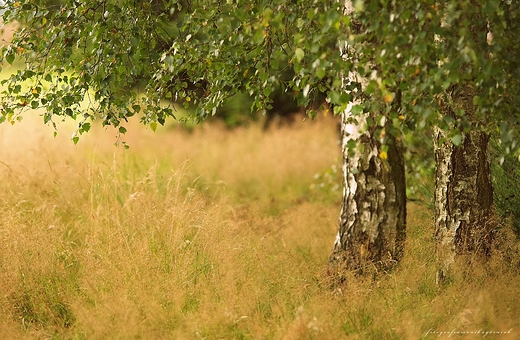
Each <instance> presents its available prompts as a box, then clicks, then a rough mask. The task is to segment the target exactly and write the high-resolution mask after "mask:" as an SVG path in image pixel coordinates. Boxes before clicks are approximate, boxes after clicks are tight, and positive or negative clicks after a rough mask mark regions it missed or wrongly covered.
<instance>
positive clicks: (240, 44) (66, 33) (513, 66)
mask: <svg viewBox="0 0 520 340" xmlns="http://www.w3.org/2000/svg"><path fill="white" fill-rule="evenodd" d="M352 5H353V7H354V12H353V13H352V14H351V15H348V16H347V15H344V4H343V3H341V2H337V1H333V0H315V1H302V0H292V1H290V0H285V1H276V2H273V1H268V0H255V1H243V0H226V1H223V0H208V1H197V0H192V1H188V0H181V1H179V0H154V1H148V2H140V1H130V0H118V1H115V0H94V1H88V2H86V1H76V0H60V1H45V0H21V1H12V0H9V1H5V4H4V5H3V6H2V7H3V8H4V9H5V12H4V13H3V20H4V22H11V21H17V22H19V23H20V24H21V25H20V27H21V29H20V31H19V32H18V33H17V34H16V35H15V37H14V38H13V40H12V42H11V43H9V44H6V45H5V46H3V47H2V48H1V52H0V53H1V54H0V55H1V58H2V59H3V63H10V64H11V63H16V62H17V60H20V62H21V63H23V64H22V65H23V66H22V67H21V69H20V70H19V71H17V73H16V74H13V75H12V76H11V77H10V78H9V79H7V80H4V85H6V89H5V90H4V91H3V99H2V103H1V107H0V110H1V114H0V121H6V120H7V121H14V120H16V119H19V117H20V115H21V114H22V113H23V111H24V110H25V109H27V108H32V109H35V108H45V113H44V114H43V118H44V122H46V123H54V122H55V121H56V120H59V119H61V118H62V117H72V118H74V119H78V120H79V129H78V132H79V133H83V132H86V131H88V130H89V128H90V120H91V119H101V120H102V121H103V124H106V125H114V126H116V127H118V126H119V127H120V131H121V132H122V133H124V132H125V131H126V130H125V128H124V127H123V126H122V122H124V121H125V120H126V119H127V118H128V117H131V116H134V115H140V116H141V120H142V122H143V123H146V124H149V125H150V126H151V128H152V129H155V128H156V127H157V124H164V122H165V120H166V118H167V117H175V105H186V106H188V105H194V106H196V108H197V109H196V110H195V111H194V113H193V115H192V117H190V118H191V119H194V120H195V121H202V120H204V119H205V118H207V117H208V116H210V115H212V114H214V113H215V112H216V108H217V107H218V106H219V105H221V104H222V102H223V101H224V100H225V99H226V98H227V97H229V96H231V95H233V94H234V93H236V92H239V91H243V92H247V93H249V94H251V95H252V97H253V98H254V102H253V107H252V109H253V110H256V109H261V108H264V107H266V106H268V105H269V101H270V94H271V93H272V91H273V89H274V88H276V87H278V88H282V90H283V91H286V92H288V93H290V94H291V95H294V96H295V97H297V98H298V100H299V102H300V103H301V104H307V103H309V102H310V101H311V100H312V97H313V96H314V95H316V94H317V93H318V92H319V91H320V92H325V93H327V96H328V100H329V101H330V103H331V104H332V105H333V106H334V107H335V112H342V111H343V110H344V109H345V107H346V105H347V104H348V103H349V102H351V101H352V100H353V99H356V98H357V99H361V102H362V104H360V105H358V106H356V107H355V108H354V110H353V112H352V113H353V119H355V116H356V114H360V113H361V112H374V113H376V114H375V115H374V116H373V118H371V119H369V120H368V121H367V126H368V127H369V128H370V127H372V128H374V129H384V126H389V125H388V124H386V125H385V124H384V122H385V121H391V122H392V124H391V125H390V128H388V129H389V131H383V132H385V133H386V132H388V133H391V134H393V135H395V136H397V137H398V136H401V135H402V134H405V135H407V134H411V133H412V132H413V131H415V130H417V129H424V128H430V127H432V126H437V127H440V128H441V129H443V130H445V131H448V132H449V134H448V136H449V137H450V138H451V140H452V141H453V143H454V144H457V143H460V141H461V136H460V133H461V132H463V131H467V130H469V129H476V128H477V129H483V130H485V131H489V132H493V131H500V132H501V140H502V142H504V143H506V144H507V146H508V147H509V150H510V151H515V150H517V149H518V145H517V144H516V135H517V131H516V130H515V127H516V126H517V125H518V120H519V113H518V109H517V108H518V107H519V104H520V103H519V101H520V96H519V93H518V92H519V88H520V86H519V81H518V79H520V67H519V66H520V65H519V62H520V54H519V50H520V34H519V33H520V30H519V27H518V25H519V22H520V20H519V19H520V9H518V6H517V5H516V4H515V3H514V2H513V1H508V0H461V1H460V0H447V1H434V0H423V1H418V2H410V1H395V0H374V1H363V0H356V1H352ZM340 49H341V50H343V51H344V52H346V54H345V53H343V56H344V55H348V58H344V57H342V54H341V53H340ZM349 71H355V72H357V73H358V74H360V75H362V76H364V77H366V79H368V84H367V85H366V86H363V88H362V87H361V84H357V83H351V84H348V85H347V86H345V85H344V84H342V81H341V79H342V75H344V74H346V73H347V72H349ZM461 85H462V86H465V87H461ZM346 87H347V88H346ZM354 88H357V89H358V91H353V90H354ZM467 89H471V90H470V91H467ZM456 91H466V92H467V93H463V95H466V96H471V97H472V103H473V104H474V106H475V108H476V109H475V108H467V107H466V108H465V107H456V108H455V110H453V112H451V113H450V114H446V112H445V111H443V105H446V103H449V101H450V96H449V94H451V93H453V92H456ZM381 135H382V136H384V133H383V134H381ZM77 138H78V137H77V136H76V137H75V141H77ZM383 139H384V138H383Z"/></svg>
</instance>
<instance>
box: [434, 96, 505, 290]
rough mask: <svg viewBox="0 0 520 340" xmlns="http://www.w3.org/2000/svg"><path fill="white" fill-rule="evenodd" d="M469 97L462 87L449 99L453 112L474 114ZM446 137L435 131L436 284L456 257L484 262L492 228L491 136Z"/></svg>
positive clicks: (471, 99)
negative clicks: (455, 141) (458, 140)
mask: <svg viewBox="0 0 520 340" xmlns="http://www.w3.org/2000/svg"><path fill="white" fill-rule="evenodd" d="M473 97H474V93H473V91H472V89H471V88H470V87H461V88H460V89H459V91H458V94H457V95H456V96H454V98H453V105H454V108H455V109H457V108H463V109H464V110H465V112H466V114H470V115H471V114H472V113H473V112H474V111H475V108H474V107H473V102H472V101H473ZM447 114H453V110H451V109H450V111H449V112H447ZM446 137H447V136H446V134H445V132H443V131H440V130H438V131H435V138H434V145H435V163H436V175H435V178H436V182H435V237H436V256H437V261H438V270H437V283H438V284H441V283H444V282H445V281H446V280H447V279H448V278H449V276H450V268H451V265H452V263H453V262H454V261H455V259H456V257H458V256H461V255H467V256H471V257H474V256H477V257H479V258H486V257H488V256H489V255H490V252H491V244H492V241H493V233H494V229H495V224H494V223H493V222H494V219H493V216H494V213H493V212H494V209H493V185H492V181H491V163H490V157H489V150H488V144H489V135H488V134H486V133H484V132H480V131H478V130H476V129H475V131H470V132H467V133H462V141H461V144H460V145H459V146H455V145H454V144H453V143H451V141H450V140H447V138H446Z"/></svg>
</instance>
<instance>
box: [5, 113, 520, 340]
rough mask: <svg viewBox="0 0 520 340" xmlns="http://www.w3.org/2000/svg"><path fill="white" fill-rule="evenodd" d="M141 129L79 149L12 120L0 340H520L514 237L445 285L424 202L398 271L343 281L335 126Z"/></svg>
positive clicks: (92, 139)
mask: <svg viewBox="0 0 520 340" xmlns="http://www.w3.org/2000/svg"><path fill="white" fill-rule="evenodd" d="M128 128H129V133H128V136H127V138H126V141H127V143H128V144H129V145H130V149H129V150H124V149H123V148H116V147H115V146H114V145H113V143H114V141H115V133H114V132H113V131H112V130H110V129H108V130H104V129H101V128H93V131H91V133H90V134H89V135H87V136H83V137H82V139H81V140H80V142H79V144H78V145H76V146H74V145H73V143H72V142H71V141H70V133H71V132H72V131H73V130H74V127H73V126H71V125H62V126H60V132H59V134H58V136H57V137H56V138H53V137H52V129H50V128H48V127H44V126H43V125H42V124H41V122H40V121H39V120H38V119H37V118H34V119H33V118H27V119H25V120H24V121H23V122H22V123H21V124H15V125H14V126H11V125H10V124H7V123H6V124H3V125H1V126H0V176H1V182H0V183H1V184H0V193H1V194H0V338H2V339H345V338H348V339H421V338H424V339H429V338H432V339H433V338H447V337H450V334H440V333H439V332H452V331H454V330H455V331H456V332H468V333H465V334H463V335H462V334H455V333H453V334H451V337H454V338H464V339H480V338H483V337H485V338H486V339H515V338H518V337H519V336H520V268H519V263H520V262H519V256H518V250H519V244H518V242H517V241H516V240H515V239H514V237H512V236H511V232H510V231H509V229H508V228H507V227H504V228H503V229H502V231H501V234H500V235H501V236H500V237H499V239H500V240H502V242H499V244H498V245H497V249H496V254H495V256H494V258H493V259H492V260H491V261H489V262H488V263H487V264H486V265H485V266H483V267H482V266H480V267H479V266H472V265H465V266H460V270H459V271H458V274H457V275H456V276H455V277H454V279H453V281H452V282H451V283H450V284H449V285H448V286H447V287H445V288H442V289H440V288H438V287H437V286H436V285H435V262H434V257H433V249H434V244H433V239H432V234H433V220H432V216H433V213H432V211H431V208H429V207H430V205H429V204H427V203H421V202H414V203H410V204H409V206H408V208H409V218H408V240H407V243H406V255H405V257H404V259H403V261H402V263H401V264H400V265H399V266H397V268H396V269H395V270H394V271H393V272H391V273H388V274H386V275H382V276H380V277H378V278H377V279H376V280H373V279H369V278H357V277H354V276H351V275H347V280H346V281H345V282H343V283H337V282H334V280H333V279H332V278H331V277H329V276H328V274H327V259H328V256H329V253H330V251H331V250H332V244H333V240H334V237H335V233H336V230H337V225H336V224H337V218H338V216H339V209H340V198H341V197H340V196H341V190H340V189H338V185H339V182H338V180H339V178H338V174H337V170H336V169H337V166H338V165H339V163H340V158H339V157H340V153H339V146H338V143H337V137H338V136H337V128H336V124H335V122H334V120H333V119H332V118H323V117H321V118H319V119H318V120H317V121H316V122H305V123H299V124H296V125H295V126H293V127H291V128H287V127H286V128H279V129H273V130H270V131H268V132H263V131H262V129H261V128H260V127H259V126H256V125H253V126H250V127H247V128H239V129H235V130H226V129H224V128H222V127H221V126H220V125H218V124H207V125H203V126H200V127H197V128H195V129H194V130H192V131H190V132H189V131H186V130H184V129H182V128H180V127H169V128H163V129H161V130H160V131H158V132H157V133H152V132H151V131H150V130H147V129H144V128H141V127H139V126H138V125H136V124H129V126H128ZM469 332H476V333H475V334H470V333H469ZM478 332H480V333H479V334H477V333H478ZM483 332H502V333H507V334H485V333H483Z"/></svg>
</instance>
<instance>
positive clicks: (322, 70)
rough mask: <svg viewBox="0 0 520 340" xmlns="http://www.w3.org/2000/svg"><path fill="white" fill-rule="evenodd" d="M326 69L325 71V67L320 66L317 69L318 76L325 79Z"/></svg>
mask: <svg viewBox="0 0 520 340" xmlns="http://www.w3.org/2000/svg"><path fill="white" fill-rule="evenodd" d="M326 73H327V72H326V71H325V68H323V67H318V68H317V69H316V77H318V78H319V79H323V77H325V75H326Z"/></svg>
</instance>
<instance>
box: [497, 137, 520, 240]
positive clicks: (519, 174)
mask: <svg viewBox="0 0 520 340" xmlns="http://www.w3.org/2000/svg"><path fill="white" fill-rule="evenodd" d="M492 151H493V153H492V154H493V159H492V173H493V189H494V192H493V196H494V203H495V207H496V210H497V213H498V214H499V215H500V216H502V217H506V218H508V217H510V218H511V222H512V224H513V228H514V229H515V231H516V234H517V236H520V210H518V207H520V161H519V160H518V158H516V157H513V156H512V155H507V154H506V155H505V156H503V155H504V153H505V152H504V150H502V148H501V147H500V145H499V144H498V143H494V145H493V150H492Z"/></svg>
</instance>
